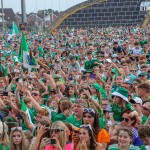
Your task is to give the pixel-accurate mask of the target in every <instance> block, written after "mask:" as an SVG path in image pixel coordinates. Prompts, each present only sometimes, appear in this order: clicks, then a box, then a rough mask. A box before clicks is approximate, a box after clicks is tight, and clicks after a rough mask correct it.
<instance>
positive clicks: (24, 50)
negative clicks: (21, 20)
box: [19, 32, 38, 69]
mask: <svg viewBox="0 0 150 150" xmlns="http://www.w3.org/2000/svg"><path fill="white" fill-rule="evenodd" d="M19 61H20V62H22V63H23V67H25V68H28V69H29V68H38V65H36V64H35V63H34V62H33V61H32V60H31V58H30V55H29V50H28V45H27V43H26V37H25V34H24V33H23V32H22V39H21V45H20V50H19Z"/></svg>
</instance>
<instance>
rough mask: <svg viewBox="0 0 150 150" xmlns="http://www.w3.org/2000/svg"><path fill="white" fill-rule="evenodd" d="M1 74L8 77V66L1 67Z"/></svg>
mask: <svg viewBox="0 0 150 150" xmlns="http://www.w3.org/2000/svg"><path fill="white" fill-rule="evenodd" d="M0 72H2V74H3V75H4V76H5V77H6V76H8V69H7V67H6V66H4V65H0Z"/></svg>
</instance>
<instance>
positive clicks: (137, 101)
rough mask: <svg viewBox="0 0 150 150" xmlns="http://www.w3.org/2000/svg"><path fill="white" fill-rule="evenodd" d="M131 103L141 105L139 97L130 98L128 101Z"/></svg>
mask: <svg viewBox="0 0 150 150" xmlns="http://www.w3.org/2000/svg"><path fill="white" fill-rule="evenodd" d="M130 102H131V103H137V104H142V100H141V98H139V97H132V98H131V100H130Z"/></svg>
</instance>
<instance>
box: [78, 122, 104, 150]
mask: <svg viewBox="0 0 150 150" xmlns="http://www.w3.org/2000/svg"><path fill="white" fill-rule="evenodd" d="M100 149H102V145H101V144H100V143H97V142H96V139H95V136H94V130H93V129H92V127H91V125H90V124H85V125H81V127H80V131H79V143H78V145H77V148H76V150H100Z"/></svg>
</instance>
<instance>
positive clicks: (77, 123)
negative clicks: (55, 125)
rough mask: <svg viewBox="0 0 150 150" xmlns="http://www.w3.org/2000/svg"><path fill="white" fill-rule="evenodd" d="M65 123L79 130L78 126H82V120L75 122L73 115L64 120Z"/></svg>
mask: <svg viewBox="0 0 150 150" xmlns="http://www.w3.org/2000/svg"><path fill="white" fill-rule="evenodd" d="M66 122H69V123H71V124H72V125H74V126H76V127H78V128H80V126H81V125H82V119H81V120H76V118H75V115H74V114H73V115H71V116H69V117H67V118H66Z"/></svg>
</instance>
